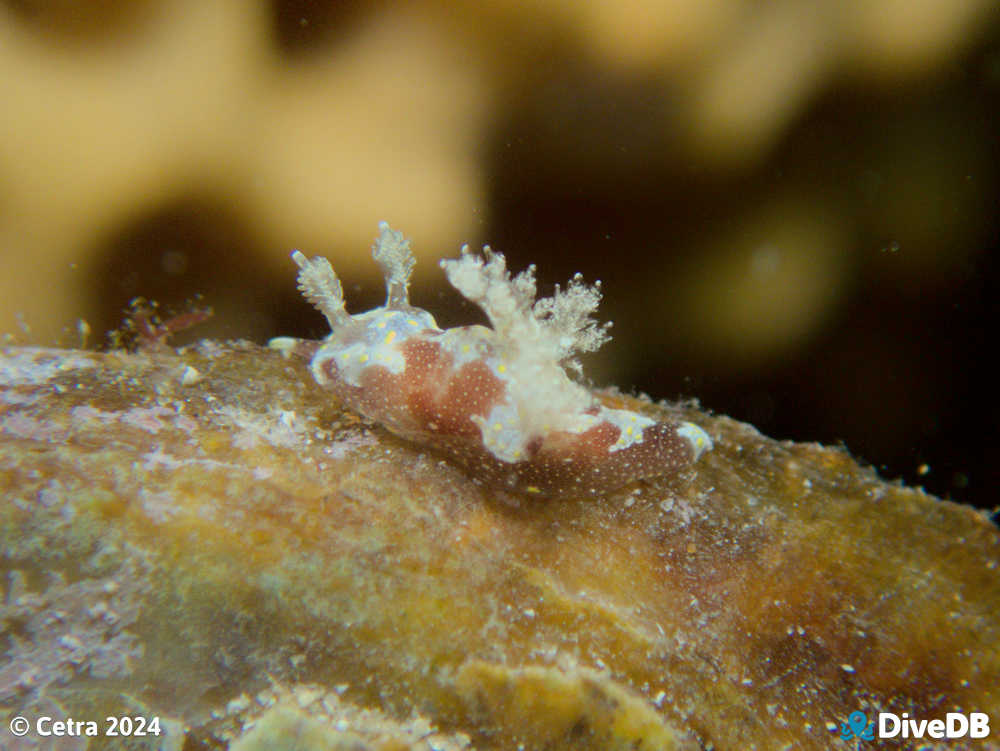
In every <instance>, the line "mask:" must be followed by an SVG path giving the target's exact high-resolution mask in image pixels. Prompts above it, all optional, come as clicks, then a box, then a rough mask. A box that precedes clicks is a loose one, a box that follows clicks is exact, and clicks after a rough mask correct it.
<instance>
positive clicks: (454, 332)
mask: <svg viewBox="0 0 1000 751" xmlns="http://www.w3.org/2000/svg"><path fill="white" fill-rule="evenodd" d="M372 255H373V256H374V258H375V260H376V261H377V262H378V263H379V265H380V266H381V267H382V270H383V273H384V275H385V280H386V291H387V300H386V304H385V305H384V306H382V307H380V308H375V309H374V310H370V311H368V312H366V313H361V314H358V315H354V316H352V315H349V314H348V313H347V311H346V309H345V307H344V296H343V287H342V285H341V283H340V280H339V279H338V277H337V275H336V273H335V272H334V270H333V267H332V266H331V265H330V263H329V261H327V260H326V259H325V258H313V259H307V258H306V257H305V256H304V255H303V254H302V253H300V252H299V251H295V253H293V255H292V258H293V260H294V261H295V262H296V264H298V266H299V268H300V271H299V288H300V289H301V290H302V292H303V294H304V295H305V297H306V298H307V299H308V300H309V301H310V302H311V303H312V304H313V305H314V306H316V308H318V309H319V310H320V312H322V313H323V315H324V316H325V317H326V319H327V321H328V323H329V324H330V328H331V332H330V334H329V336H327V338H326V339H324V340H323V341H322V342H305V341H302V340H297V339H290V338H286V337H281V338H278V339H273V340H272V341H271V343H270V346H272V347H274V348H276V349H279V350H281V351H283V352H284V353H285V354H286V355H289V354H294V355H296V356H300V357H304V358H306V359H308V360H309V368H310V371H311V372H312V375H313V377H314V378H315V380H316V381H317V383H319V384H320V385H321V386H323V387H325V388H328V389H330V390H331V391H332V392H333V393H334V394H335V395H336V396H337V397H338V398H339V399H341V400H342V401H343V402H344V403H345V404H346V405H347V406H348V407H350V408H351V409H353V410H356V411H357V412H359V413H360V414H362V415H364V416H365V417H367V418H369V419H372V420H375V421H377V422H379V423H381V424H382V425H384V426H385V427H386V428H387V429H388V430H390V431H392V432H393V433H395V434H397V435H399V436H401V437H403V438H405V439H407V440H411V441H415V442H417V443H419V444H421V445H425V446H427V447H428V448H430V449H432V450H435V451H437V452H439V453H442V454H444V455H445V456H447V457H449V458H450V459H452V460H453V461H455V462H456V463H457V464H459V465H460V466H462V467H463V468H464V469H466V470H467V471H468V472H469V473H470V474H471V475H472V476H473V478H475V479H476V480H481V481H485V482H488V483H491V484H495V485H497V486H501V487H503V488H505V489H507V490H513V491H516V492H522V493H526V494H529V495H539V496H565V495H583V494H588V493H597V492H602V491H607V490H612V489H614V488H617V487H620V486H622V485H626V484H628V483H629V482H632V481H635V480H640V479H643V478H647V477H652V476H656V475H663V474H669V473H672V472H676V471H678V470H679V469H681V468H683V467H685V466H687V465H690V464H692V463H693V462H695V461H697V460H698V458H699V457H700V456H701V454H702V453H704V452H705V451H708V450H710V449H711V448H712V441H711V438H710V437H709V436H708V434H707V433H706V432H705V431H704V430H703V429H702V428H700V427H698V426H697V425H695V424H693V423H690V422H662V421H661V422H657V421H655V420H653V419H651V418H649V417H647V416H645V415H642V414H639V413H637V412H632V411H630V410H624V409H611V408H609V407H606V406H604V405H602V404H601V403H600V402H599V401H598V400H597V399H596V398H595V397H594V395H593V394H591V392H590V391H588V390H587V389H585V388H584V387H583V386H581V385H580V384H579V383H577V382H576V381H574V380H572V379H571V378H570V377H569V375H568V374H567V372H566V369H567V368H571V369H573V370H574V371H576V372H579V370H580V367H579V362H578V361H577V360H576V358H575V355H576V354H577V353H580V352H589V351H592V350H595V349H597V348H598V347H600V346H601V344H603V343H604V342H605V341H607V339H608V338H609V337H608V334H607V328H608V326H610V324H603V325H602V324H598V323H597V322H595V321H594V320H593V319H592V315H593V313H594V311H595V310H596V308H597V305H598V302H599V301H600V288H599V283H598V284H595V285H594V286H588V285H586V284H584V282H583V280H582V278H581V277H580V275H577V276H576V277H574V278H573V280H572V281H571V282H570V284H569V285H568V286H567V287H566V289H565V290H562V289H560V288H559V287H556V291H555V294H554V295H553V296H552V297H549V298H543V299H540V300H537V301H536V300H535V293H536V289H535V278H534V267H529V268H528V269H527V270H526V271H523V272H521V273H520V274H517V275H516V276H514V277H513V278H511V276H510V274H509V273H508V271H507V268H506V262H505V259H504V257H503V255H501V254H499V253H493V252H492V251H490V249H489V248H488V247H487V248H485V249H484V252H483V255H482V256H479V255H476V254H473V253H471V252H470V251H469V249H468V246H466V247H464V248H462V254H461V256H460V257H459V258H457V259H450V260H445V261H442V262H441V266H442V267H443V268H444V270H445V274H446V275H447V277H448V281H449V282H451V284H452V286H454V287H455V288H456V289H457V290H458V291H459V292H461V293H462V294H463V295H464V296H465V297H466V298H467V299H469V300H470V301H472V302H474V303H476V304H477V305H479V306H480V307H481V308H482V309H483V311H484V312H485V313H486V315H487V317H488V318H489V320H490V323H491V325H492V328H488V327H485V326H462V327H458V328H453V329H448V330H442V329H440V328H438V326H437V323H436V322H435V321H434V318H433V316H431V315H430V313H427V312H426V311H424V310H421V309H419V308H415V307H413V306H411V305H410V302H409V295H408V288H409V281H410V276H411V274H412V272H413V265H414V259H413V255H412V253H411V252H410V247H409V242H408V241H407V240H406V239H405V238H404V237H403V235H402V234H401V233H399V232H395V231H393V230H392V229H391V228H390V227H389V225H388V224H386V223H385V222H382V223H381V224H380V225H379V237H378V238H377V239H376V241H375V244H374V246H373V248H372Z"/></svg>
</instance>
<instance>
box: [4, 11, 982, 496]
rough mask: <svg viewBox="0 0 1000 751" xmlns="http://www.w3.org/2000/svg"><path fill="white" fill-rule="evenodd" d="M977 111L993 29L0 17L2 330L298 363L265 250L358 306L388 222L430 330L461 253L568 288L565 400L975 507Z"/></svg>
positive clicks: (466, 19)
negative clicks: (642, 411)
mask: <svg viewBox="0 0 1000 751" xmlns="http://www.w3.org/2000/svg"><path fill="white" fill-rule="evenodd" d="M998 95H1000V23H998V12H997V5H996V3H995V2H990V1H988V0H772V1H769V2H759V0H661V1H660V2H653V1H652V0H636V1H635V2H621V1H619V2H605V1H601V0H591V1H589V2H588V1H586V0H578V1H576V2H563V1H561V0H548V1H547V2H546V1H545V0H542V1H540V2H532V3H524V2H516V1H515V0H495V1H494V2H449V3H444V2H430V1H427V2H369V3H363V2H320V1H316V2H307V1H306V0H294V1H293V0H285V1H284V2H278V1H275V2H270V3H268V2H250V1H248V0H215V1H213V2H204V1H203V0H141V1H140V0H129V1H128V2H121V1H119V2H115V0H100V1H94V0H91V1H89V2H72V1H70V0H48V1H46V0H6V2H0V332H9V334H10V337H9V338H10V340H11V341H17V342H21V343H25V342H29V343H43V344H49V343H53V342H56V341H58V342H60V343H62V344H66V345H79V344H80V340H81V336H80V334H79V331H78V328H79V327H78V324H77V322H78V321H79V320H81V319H82V320H85V321H86V322H87V323H88V325H89V327H90V329H91V331H92V332H94V334H93V336H91V338H90V340H89V341H88V344H89V345H90V346H94V345H95V344H96V345H99V344H101V343H103V341H104V339H103V333H104V332H105V331H106V330H108V329H110V328H113V327H114V326H116V325H117V323H118V321H119V320H120V317H121V310H122V308H124V307H125V306H126V305H127V303H128V302H129V300H130V299H132V298H133V297H135V296H139V295H141V296H145V297H149V298H154V299H156V300H158V301H159V302H161V303H162V304H163V305H164V306H166V307H168V308H169V307H170V306H175V307H177V308H180V307H181V306H182V305H183V301H184V300H185V299H187V298H190V297H192V296H193V295H195V294H196V293H201V294H203V295H204V297H205V302H206V303H208V304H210V305H212V306H213V307H214V308H215V310H216V313H217V315H216V317H215V319H214V320H213V321H211V322H210V323H208V324H206V325H205V326H203V327H201V328H199V329H198V330H196V331H194V332H192V336H194V337H201V336H221V337H229V338H239V337H245V338H250V339H254V340H256V341H261V342H262V341H264V340H265V339H266V338H267V337H269V336H273V335H277V334H299V335H308V334H311V335H314V336H315V335H321V334H322V333H323V332H322V326H321V321H320V320H319V318H318V316H316V315H315V314H314V313H312V312H311V311H310V310H309V309H308V307H307V306H305V304H304V303H302V302H301V301H299V300H298V299H297V296H296V293H295V288H294V269H293V267H292V264H291V263H290V261H289V260H288V254H289V252H290V251H291V249H292V248H301V249H302V250H304V251H305V252H306V253H307V254H310V255H312V254H323V255H327V256H328V257H330V258H331V260H332V261H333V263H334V266H335V268H336V269H337V270H338V272H339V273H340V274H341V276H342V277H343V279H344V282H345V288H346V290H347V293H348V297H349V301H350V303H353V307H354V308H355V309H357V308H361V307H367V306H370V305H371V304H374V303H376V302H377V300H378V297H379V295H380V290H379V280H378V278H377V273H376V269H375V267H374V264H372V263H371V261H370V259H369V257H368V248H369V246H370V243H371V241H372V239H373V237H374V235H375V227H376V224H377V222H378V221H379V220H381V219H385V220H388V221H389V222H390V223H392V224H393V226H394V227H396V228H397V229H401V230H402V231H404V232H405V233H406V234H407V235H408V236H410V237H411V238H412V241H413V247H414V249H415V251H416V253H417V256H418V259H419V265H418V268H417V283H416V289H415V292H414V297H415V301H416V303H417V304H419V305H421V306H422V307H426V308H428V309H430V310H432V312H435V313H436V314H439V320H442V321H443V322H445V323H448V324H451V325H454V324H457V323H465V322H469V321H471V320H476V318H475V316H476V313H475V312H474V311H471V310H469V309H468V308H463V307H461V306H460V304H459V302H458V300H457V295H455V294H453V293H452V292H450V291H449V290H447V289H446V285H445V284H444V281H443V276H442V275H441V273H440V270H439V269H438V268H437V265H436V263H435V261H436V259H438V258H439V257H441V256H445V255H454V254H456V253H457V251H458V248H459V247H460V245H461V244H462V243H463V242H470V243H472V244H476V243H482V242H489V243H490V244H492V245H493V247H494V248H495V249H497V250H499V251H502V252H504V253H505V254H506V255H507V256H508V260H509V262H510V265H511V266H512V267H513V268H515V269H520V268H523V267H524V266H526V265H527V264H529V263H537V264H538V266H539V277H540V281H541V282H542V283H543V289H544V288H545V284H549V285H551V284H552V283H555V282H559V281H564V280H565V279H567V278H568V277H569V276H570V275H571V274H572V273H573V272H575V271H582V272H583V273H584V274H585V276H586V277H587V278H588V279H590V280H593V279H595V278H601V279H603V281H604V291H605V295H606V300H605V304H604V307H603V311H604V312H603V317H604V318H611V319H614V320H615V321H616V325H615V328H614V330H613V332H612V333H613V334H614V335H615V342H614V343H613V344H611V345H609V346H608V347H607V348H606V350H605V351H604V352H603V353H601V354H600V355H598V356H596V358H595V359H594V360H593V361H592V363H591V364H592V368H591V370H590V373H591V375H592V376H593V378H594V380H595V381H596V382H598V383H608V382H615V383H619V384H621V385H622V386H623V387H626V388H636V387H637V388H640V389H643V390H645V391H648V392H649V393H651V394H652V395H653V396H654V397H670V398H675V397H677V396H678V395H694V396H699V397H700V398H701V399H702V401H703V402H704V403H705V404H706V405H707V406H709V407H711V408H714V409H717V410H719V411H724V412H729V413H732V414H734V415H735V416H737V417H741V418H742V419H747V420H750V421H752V422H754V423H755V424H757V425H758V426H759V427H761V429H762V430H765V431H766V432H769V433H771V434H774V435H778V436H780V437H794V438H797V439H816V440H823V441H826V442H833V441H836V440H841V439H843V440H845V441H846V442H847V445H848V446H849V447H850V448H851V449H852V450H853V451H855V453H857V454H859V455H860V456H861V457H863V458H868V459H870V460H871V461H873V462H875V463H876V464H877V465H879V466H883V465H884V466H885V471H886V472H887V473H888V474H889V475H894V474H902V475H903V476H904V477H905V478H906V479H908V480H909V481H919V482H926V483H927V484H929V485H930V487H932V489H934V490H936V491H937V492H939V493H943V494H954V495H957V496H958V497H960V498H968V499H971V500H977V501H978V502H981V503H983V504H988V503H989V502H988V501H987V500H986V494H985V489H987V488H990V487H995V485H996V482H995V481H996V480H998V479H1000V475H997V474H996V470H993V472H994V474H992V475H990V474H988V471H987V470H986V468H987V467H989V466H993V465H994V464H1000V462H997V459H1000V442H998V441H997V440H996V431H995V428H994V429H992V430H991V429H990V427H989V426H990V425H992V426H995V425H996V424H998V422H1000V415H996V414H995V413H994V412H992V411H991V410H992V408H989V407H987V408H985V414H984V408H983V407H981V406H980V405H981V404H982V403H984V402H985V401H986V399H987V396H986V395H987V394H988V393H989V381H990V380H991V379H989V378H987V377H986V374H983V373H981V372H979V371H978V370H977V369H976V365H977V363H978V362H979V359H978V358H977V353H982V351H983V349H984V347H986V346H988V344H989V343H991V342H992V341H993V340H994V337H993V333H994V329H993V328H992V323H991V322H990V321H988V320H987V319H988V318H989V316H990V313H991V302H992V290H993V289H995V287H996V279H997V272H996V267H995V262H994V261H993V260H992V257H993V250H995V245H996V240H997V211H996V209H997V196H998V192H997V187H998V175H1000V170H998V159H997V144H998V138H997V133H998V130H997V127H996V125H995V124H994V123H995V122H997V121H1000V104H998ZM994 418H996V419H994ZM974 452H978V454H976V455H975V456H973V453H974ZM924 462H929V466H930V472H928V471H927V470H926V468H924V469H920V470H919V472H918V470H917V468H918V467H919V466H920V465H921V464H923V463H924ZM984 472H987V474H984ZM935 483H936V484H935ZM977 489H978V490H977ZM977 492H978V493H981V494H982V495H980V496H977Z"/></svg>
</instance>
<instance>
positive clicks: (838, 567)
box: [0, 341, 1000, 751]
mask: <svg viewBox="0 0 1000 751" xmlns="http://www.w3.org/2000/svg"><path fill="white" fill-rule="evenodd" d="M602 398H603V399H604V400H606V401H607V402H608V403H615V404H621V405H625V406H627V407H628V408H629V409H634V410H638V411H642V412H643V413H645V414H648V415H650V416H652V417H654V418H657V419H663V418H666V417H673V418H680V419H691V420H694V421H696V422H697V423H698V424H700V425H703V426H704V427H705V428H706V429H707V430H708V432H709V433H710V434H711V436H712V439H713V440H714V441H715V449H714V450H713V451H712V452H709V453H708V454H706V455H705V456H703V457H702V458H701V460H700V461H699V462H698V463H697V464H695V465H693V466H692V467H691V468H690V469H689V470H688V471H686V472H684V473H682V474H680V475H674V476H670V477H664V478H653V479H651V480H648V479H647V480H644V481H642V482H639V483H634V484H633V485H631V486H627V487H625V488H623V489H621V490H619V491H616V492H614V493H611V494H608V495H606V496H604V497H600V498H596V499H594V498H587V499H579V500H575V499H564V500H558V501H538V500H531V499H527V498H522V497H519V496H514V495H505V496H500V495H497V494H496V493H495V492H494V491H491V490H489V489H488V488H485V487H483V486H480V485H478V484H477V483H476V482H475V481H474V480H475V478H470V477H468V476H466V475H464V474H463V473H462V472H461V471H460V470H459V469H457V468H455V467H453V466H451V465H450V464H448V463H447V462H446V461H444V460H442V459H441V458H440V457H438V456H435V455H433V454H431V453H429V452H427V451H425V450H423V449H422V447H421V446H419V445H414V444H409V443H406V442H404V441H402V440H400V439H397V438H395V437H393V436H392V435H391V434H389V433H387V432H386V431H384V430H382V429H381V428H380V427H379V426H378V425H377V424H369V423H366V422H364V421H362V420H360V419H359V418H357V417H356V416H354V415H352V414H351V413H349V412H345V411H344V410H343V409H342V408H341V407H340V406H339V405H338V404H337V403H336V402H335V401H334V400H332V399H331V398H330V397H329V395H328V394H327V393H324V392H323V391H322V390H321V389H320V388H319V387H318V386H316V385H315V383H314V382H313V380H312V378H311V377H310V376H309V375H308V373H307V372H306V370H305V367H304V365H302V364H301V363H297V362H294V361H285V360H283V359H282V358H281V357H280V356H279V355H278V354H276V353H273V352H270V351H268V350H264V349H262V348H260V347H258V346H256V345H252V344H247V343H225V344H223V343H216V342H210V341H205V342H202V343H200V344H199V345H197V346H194V347H191V348H188V349H185V350H182V351H179V352H174V351H170V350H165V351H155V352H139V353H132V354H129V353H124V352H109V353H96V352H84V351H69V350H51V349H37V348H18V347H9V348H6V349H3V350H0V495H2V503H0V534H2V540H0V547H2V553H3V556H2V563H3V566H4V568H5V569H6V572H5V577H4V581H5V584H4V590H5V594H6V597H5V601H4V603H3V604H2V605H0V607H2V611H0V612H2V616H0V617H2V619H3V630H4V639H5V643H4V645H3V648H4V649H6V658H5V660H4V662H3V663H2V664H0V703H2V705H3V706H4V707H6V708H8V709H9V710H10V712H11V713H12V714H19V713H20V714H25V715H26V716H33V713H36V714H37V713H41V711H42V709H47V710H48V713H50V714H55V713H57V712H59V711H62V712H64V713H65V714H66V715H72V716H74V717H76V718H78V719H79V718H85V717H93V718H95V719H97V718H104V717H105V716H106V715H109V714H129V715H144V716H154V715H155V716H159V717H160V720H161V724H162V727H163V732H162V733H161V735H159V736H155V737H153V736H151V737H147V738H145V739H133V740H132V745H131V746H130V747H131V748H137V747H141V748H162V749H180V748H182V747H183V748H208V749H216V748H219V749H221V748H226V747H227V746H230V747H231V748H233V749H234V750H235V751H248V750H249V749H256V748H276V747H278V746H275V745H274V743H275V741H274V739H275V738H279V737H287V736H289V735H290V734H291V735H295V736H296V737H297V738H298V741H297V743H298V744H299V745H296V746H295V748H298V749H348V748H350V749H380V750H388V749H428V750H429V749H439V750H443V749H516V748H524V749H535V748H545V749H595V750H596V749H643V750H646V749H673V748H677V749H697V748H715V749H753V748H758V749H772V748H774V749H777V748H796V749H812V748H815V749H823V748H831V747H839V746H840V745H842V741H841V740H840V738H839V730H840V724H841V723H842V722H844V721H845V720H846V719H847V716H848V715H849V714H850V713H851V712H853V711H856V710H861V711H863V712H865V713H866V714H867V715H868V717H869V718H873V717H874V715H875V714H876V713H878V712H879V711H884V712H895V713H896V714H902V713H904V712H906V713H908V714H909V716H910V717H912V718H920V719H924V718H926V719H933V718H937V717H941V718H943V717H944V715H945V713H946V712H949V711H966V712H968V711H980V712H986V713H989V714H990V715H991V717H992V718H994V722H995V723H1000V647H998V644H1000V533H998V529H997V528H996V527H995V526H994V525H993V524H991V523H990V521H989V520H988V519H987V518H986V517H985V516H984V515H982V514H980V513H977V512H975V511H973V510H970V509H969V508H966V507H962V506H958V505H955V504H952V503H949V502H946V501H941V500H939V499H937V498H934V497H931V496H929V495H926V494H925V493H923V492H922V491H920V490H919V489H912V488H905V487H901V486H899V485H894V484H891V483H886V482H885V481H883V480H882V479H880V478H879V477H878V476H877V475H876V474H875V473H874V472H873V471H872V470H871V469H867V468H863V467H861V466H859V465H858V464H857V463H856V462H855V461H854V460H853V459H852V458H851V457H850V456H848V455H847V454H846V453H845V452H844V451H841V450H838V449H831V448H826V447H823V446H819V445H813V444H792V443H783V442H776V441H773V440H771V439H768V438H766V437H765V436H762V435H760V434H759V433H758V432H756V431H755V430H754V429H753V428H752V427H750V426H748V425H744V424H741V423H738V422H735V421H733V420H730V419H727V418H725V417H711V416H706V415H705V414H704V413H701V412H698V411H697V410H696V409H695V408H693V407H677V406H664V405H655V404H652V403H650V402H648V401H643V400H638V399H632V398H628V397H624V396H621V395H618V394H615V393H610V392H608V393H605V394H603V395H602ZM0 732H2V733H4V734H5V739H6V740H5V741H4V742H7V741H8V740H10V739H9V738H7V735H6V734H7V733H8V730H7V728H6V727H4V728H3V729H2V731H0ZM995 737H997V733H996V731H995V732H994V734H993V738H991V739H987V740H985V741H969V740H964V741H950V742H948V741H941V742H940V743H941V747H942V748H945V747H947V748H949V749H957V748H963V747H969V748H977V749H978V748H998V747H1000V746H998V745H997V741H996V740H995ZM102 740H105V739H102ZM85 741H86V739H77V740H76V741H72V742H73V743H76V744H77V745H64V746H62V748H85V747H86V742H85ZM925 742H928V741H925ZM20 743H21V744H22V745H21V746H20V747H19V748H36V747H37V748H42V747H43V746H41V745H37V744H38V743H39V741H38V739H37V738H34V740H33V737H32V736H31V735H30V734H29V736H26V737H25V738H23V739H21V740H20ZM32 743H35V744H36V745H31V744H32ZM904 743H913V744H914V746H915V745H916V744H917V742H916V741H905V742H904ZM143 744H145V745H143ZM963 744H968V745H967V746H966V745H963ZM91 747H92V748H97V747H100V748H105V747H115V746H114V745H113V744H112V745H97V744H92V745H91Z"/></svg>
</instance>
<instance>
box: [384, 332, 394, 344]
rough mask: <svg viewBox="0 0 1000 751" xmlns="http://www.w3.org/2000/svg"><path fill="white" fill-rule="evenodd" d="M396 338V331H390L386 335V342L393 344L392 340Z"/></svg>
mask: <svg viewBox="0 0 1000 751" xmlns="http://www.w3.org/2000/svg"><path fill="white" fill-rule="evenodd" d="M395 338H396V332H395V331H390V332H389V333H388V334H386V335H385V343H386V344H392V340H393V339H395Z"/></svg>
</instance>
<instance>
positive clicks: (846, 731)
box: [840, 712, 875, 741]
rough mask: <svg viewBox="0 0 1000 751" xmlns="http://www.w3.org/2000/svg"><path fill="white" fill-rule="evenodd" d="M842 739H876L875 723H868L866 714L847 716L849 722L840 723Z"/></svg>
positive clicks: (856, 713) (852, 713) (855, 713)
mask: <svg viewBox="0 0 1000 751" xmlns="http://www.w3.org/2000/svg"><path fill="white" fill-rule="evenodd" d="M840 737H841V738H843V739H844V740H845V741H849V740H851V738H857V739H858V740H862V741H870V740H872V739H873V738H874V737H875V723H874V722H868V718H867V717H865V713H864V712H851V713H850V714H849V715H847V722H842V723H840Z"/></svg>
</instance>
